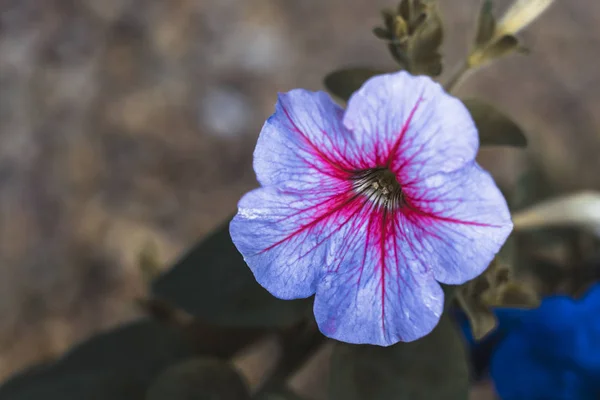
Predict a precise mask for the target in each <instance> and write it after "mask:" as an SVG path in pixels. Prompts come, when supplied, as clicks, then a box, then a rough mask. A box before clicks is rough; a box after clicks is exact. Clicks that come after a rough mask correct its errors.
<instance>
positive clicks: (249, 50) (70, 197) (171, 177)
mask: <svg viewBox="0 0 600 400" xmlns="http://www.w3.org/2000/svg"><path fill="white" fill-rule="evenodd" d="M394 3H395V0H351V1H349V0H297V1H289V0H78V1H77V0H44V1H40V0H0V378H2V377H6V376H7V375H8V374H10V373H12V372H14V371H16V370H18V369H21V368H23V367H24V366H26V365H29V364H31V363H33V362H35V361H39V360H41V359H45V358H48V357H52V356H54V355H56V354H58V353H60V352H62V351H64V350H65V349H66V348H67V347H69V346H70V345H71V344H73V343H74V342H77V341H79V340H82V339H83V338H85V337H87V336H88V335H90V334H92V333H93V332H96V331H98V330H100V329H104V328H107V327H110V326H113V325H114V324H117V323H119V322H122V321H125V320H127V319H130V318H133V317H135V315H136V313H137V311H136V309H135V307H134V306H133V305H132V301H133V299H134V298H136V297H137V296H139V295H142V294H143V293H144V290H145V289H144V282H143V279H142V276H141V273H140V271H139V268H138V267H137V257H138V254H139V252H140V251H141V250H142V249H143V248H144V247H145V246H147V245H148V244H152V243H153V244H155V245H156V246H157V247H158V251H159V253H158V254H159V257H160V259H161V261H162V262H164V263H165V265H168V263H169V262H172V261H173V260H174V259H175V258H176V257H177V256H178V255H179V254H180V253H181V252H182V251H183V250H184V249H186V248H187V247H188V246H190V245H191V244H192V243H194V242H195V241H196V240H197V239H198V238H200V237H202V236H203V235H204V234H206V233H207V232H209V231H210V229H211V228H213V227H214V226H216V225H217V224H219V223H220V222H221V221H222V220H223V219H224V218H225V217H227V216H228V215H229V214H231V213H232V212H233V211H234V209H235V205H236V202H237V200H238V199H239V197H240V196H241V195H242V194H243V193H244V192H245V191H247V190H248V189H250V188H252V187H253V186H254V185H255V180H254V174H253V171H252V169H251V154H252V150H253V147H254V143H255V140H256V137H257V135H258V132H259V130H260V127H261V125H262V123H263V121H264V120H265V118H266V117H267V116H268V115H269V114H270V113H271V112H272V110H273V105H274V101H275V96H276V92H277V91H287V90H289V89H291V88H294V87H304V88H308V89H320V88H321V79H322V77H323V76H324V75H325V74H326V73H327V72H330V71H331V70H332V69H336V68H339V67H342V66H348V65H372V66H382V67H393V63H392V61H391V58H390V57H389V56H388V55H387V53H386V50H385V46H384V45H383V43H381V42H379V41H378V40H377V39H376V38H375V37H374V36H373V35H372V34H371V33H370V30H371V28H372V27H373V26H375V25H377V24H378V23H379V9H380V8H382V7H384V6H393V5H395V4H394ZM498 3H499V5H500V7H499V9H502V8H503V7H504V6H506V4H507V3H509V1H508V0H505V1H501V0H498ZM440 4H441V7H442V11H443V12H444V16H445V20H446V25H447V32H446V34H447V35H446V37H447V40H446V44H445V46H444V54H445V55H446V59H447V63H446V65H447V70H451V69H452V66H453V65H454V64H455V63H457V62H458V61H459V60H460V59H461V57H464V55H465V52H466V51H467V45H468V42H469V40H470V37H471V34H472V26H473V20H474V17H475V15H476V14H477V8H478V4H479V1H478V0H440ZM598 20H600V3H599V2H597V1H595V0H577V1H559V2H557V4H555V5H554V6H553V7H552V8H551V9H550V11H549V12H547V13H546V14H545V15H544V16H543V17H542V18H541V19H540V20H539V21H538V22H536V23H535V24H534V25H532V26H531V27H530V28H529V29H527V31H526V32H524V33H523V35H522V36H523V37H524V40H525V43H526V44H527V45H528V46H530V47H531V48H532V50H533V53H532V54H531V55H529V56H511V57H509V58H506V59H503V60H502V61H501V62H499V63H497V64H495V65H494V66H491V67H489V68H487V69H485V70H482V71H480V72H479V73H477V74H476V75H474V76H473V77H472V78H471V79H469V81H467V83H466V84H465V85H464V86H462V87H461V89H460V90H459V92H460V94H464V95H477V96H480V97H482V98H485V99H487V100H490V101H491V102H493V103H494V104H496V105H497V106H499V107H500V108H501V109H502V110H504V111H506V112H507V113H509V114H511V115H512V116H513V117H514V119H515V120H517V121H519V122H520V123H521V125H522V126H523V127H524V128H525V129H526V131H527V134H528V137H529V139H530V148H529V150H527V154H529V155H532V156H535V157H538V158H540V160H541V161H542V164H543V166H544V168H546V169H547V171H548V172H549V173H550V175H551V177H552V179H554V180H555V181H556V182H558V183H560V184H561V185H562V187H563V188H564V189H565V190H574V189H577V188H583V187H586V188H589V187H592V188H600V178H598V171H599V170H600V157H598V155H599V154H600V135H599V133H598V132H599V131H598V129H597V128H598V126H599V125H600V116H599V115H600V113H597V112H596V110H598V107H599V106H600V90H598V88H599V86H600V74H599V73H598V71H599V70H600V65H599V63H600V54H599V53H598V48H600V24H598V23H597V21H598ZM524 154H525V153H524V152H522V151H517V150H504V149H502V150H493V151H487V150H486V151H485V152H483V154H482V161H483V163H484V164H485V165H486V166H488V167H490V168H492V169H493V170H494V172H495V173H497V174H498V176H500V177H501V179H503V180H511V179H514V176H515V171H516V170H517V169H518V167H517V166H518V165H519V163H520V161H521V160H522V158H523V157H524Z"/></svg>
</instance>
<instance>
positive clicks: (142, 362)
mask: <svg viewBox="0 0 600 400" xmlns="http://www.w3.org/2000/svg"><path fill="white" fill-rule="evenodd" d="M192 353H193V348H192V346H191V344H190V343H188V342H187V341H186V339H185V338H184V336H183V334H182V333H181V332H180V331H178V330H176V329H175V328H173V327H170V326H165V325H163V324H161V323H158V322H155V321H152V320H142V321H138V322H133V323H131V324H127V325H124V326H121V327H118V328H116V329H114V330H111V331H108V332H106V333H102V334H99V335H96V336H93V337H92V338H91V339H89V340H87V341H85V342H83V343H82V344H80V345H79V346H76V347H75V348H73V349H72V350H70V351H69V352H68V353H66V354H65V355H64V356H63V357H62V358H61V359H60V360H59V361H58V363H57V366H56V368H59V369H61V370H70V371H76V370H85V369H92V368H93V369H106V370H120V369H122V370H127V371H130V372H131V373H135V374H136V375H138V376H139V377H140V379H142V380H149V379H152V378H153V377H154V376H155V375H156V374H157V373H159V372H160V371H161V370H162V369H163V368H165V366H167V365H169V364H171V363H173V362H175V361H177V360H180V359H182V358H185V357H189V356H190V355H191V354H192Z"/></svg>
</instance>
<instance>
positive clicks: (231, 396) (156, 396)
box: [146, 358, 250, 400]
mask: <svg viewBox="0 0 600 400" xmlns="http://www.w3.org/2000/svg"><path fill="white" fill-rule="evenodd" d="M208 399H210V400H250V394H249V393H248V389H247V387H246V383H245V382H244V381H243V379H242V378H241V377H240V376H239V374H238V373H237V372H236V371H235V370H234V369H233V368H232V367H231V366H230V365H229V363H227V362H225V361H221V360H217V359H210V358H197V359H191V360H187V361H185V362H182V363H180V364H177V365H174V366H172V367H170V368H169V369H167V370H166V371H165V372H163V373H162V374H161V375H160V376H159V377H158V379H157V380H156V382H154V383H153V384H152V386H151V387H150V388H149V389H148V394H147V395H146V400H208Z"/></svg>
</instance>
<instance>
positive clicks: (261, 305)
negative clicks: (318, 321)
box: [152, 223, 312, 328]
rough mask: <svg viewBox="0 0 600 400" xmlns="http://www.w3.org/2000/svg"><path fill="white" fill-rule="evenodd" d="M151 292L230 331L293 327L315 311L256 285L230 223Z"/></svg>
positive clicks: (307, 303)
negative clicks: (237, 247) (230, 228)
mask: <svg viewBox="0 0 600 400" xmlns="http://www.w3.org/2000/svg"><path fill="white" fill-rule="evenodd" d="M152 291H153V294H154V296H155V297H157V298H158V299H163V300H165V301H167V302H170V303H172V304H174V305H176V306H177V307H179V308H181V309H183V310H185V311H186V312H188V313H190V314H192V315H194V316H196V317H198V318H199V319H200V320H202V321H205V322H208V323H212V324H215V325H221V326H229V327H252V328H281V327H288V326H291V325H294V324H296V323H297V322H299V321H301V320H302V319H303V318H304V317H305V316H306V315H308V313H309V311H310V309H311V307H312V298H310V299H301V300H280V299H277V298H275V297H273V296H272V295H271V294H270V293H269V292H267V291H266V290H265V289H264V288H263V287H262V286H260V285H259V284H258V283H257V282H256V279H254V276H253V275H252V272H251V271H250V268H248V266H247V265H246V263H245V262H244V259H243V258H242V256H241V255H240V253H239V252H238V251H237V249H236V247H235V246H234V244H233V242H232V241H231V237H230V235H229V223H227V224H224V225H223V226H221V227H220V228H218V229H217V230H216V231H215V232H214V233H212V234H211V235H210V236H209V237H208V238H207V239H206V240H204V241H202V242H200V243H199V244H198V245H196V246H195V247H194V248H193V249H192V250H191V251H190V252H189V253H188V254H186V255H185V256H184V257H183V258H182V259H181V260H179V261H178V262H177V263H176V265H175V266H174V267H173V268H172V269H170V270H169V271H167V272H166V273H164V274H163V275H161V276H160V277H158V279H156V280H155V281H154V283H153V285H152Z"/></svg>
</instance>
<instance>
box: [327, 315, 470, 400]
mask: <svg viewBox="0 0 600 400" xmlns="http://www.w3.org/2000/svg"><path fill="white" fill-rule="evenodd" d="M468 391H469V385H468V366H467V359H466V352H465V349H464V345H463V341H462V338H461V335H460V333H459V332H458V330H457V329H456V327H455V326H454V324H453V322H452V320H451V319H450V317H449V316H448V315H446V314H444V315H443V316H442V318H441V320H440V323H439V324H438V326H437V327H436V328H435V329H434V330H433V332H432V333H430V334H429V335H427V336H425V337H424V338H422V339H420V340H417V341H415V342H411V343H398V344H396V345H394V346H391V347H378V346H367V345H350V344H345V343H336V347H335V349H334V353H333V356H332V367H331V378H330V392H329V393H330V399H331V400H388V399H393V400H404V399H406V400H431V399H444V400H466V399H467V397H468Z"/></svg>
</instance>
